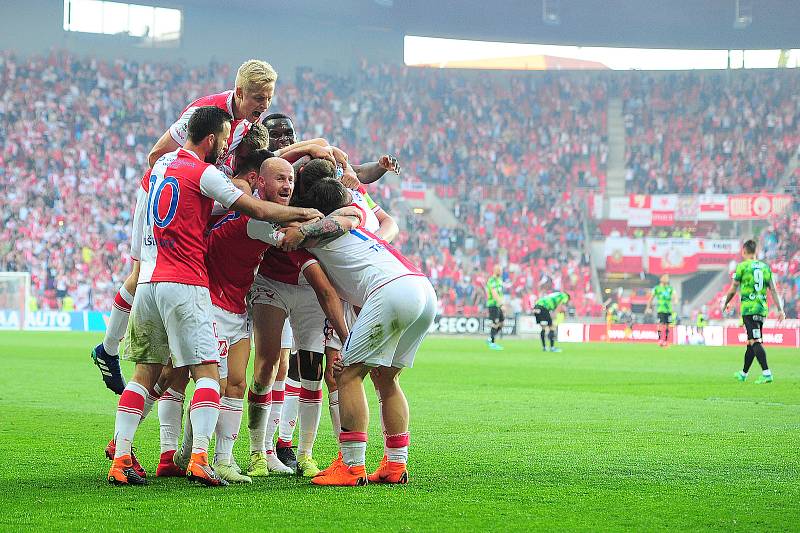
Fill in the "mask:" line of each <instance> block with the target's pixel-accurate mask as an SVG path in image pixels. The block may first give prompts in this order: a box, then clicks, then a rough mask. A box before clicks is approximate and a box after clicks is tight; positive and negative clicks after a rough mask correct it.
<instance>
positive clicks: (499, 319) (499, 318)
mask: <svg viewBox="0 0 800 533" xmlns="http://www.w3.org/2000/svg"><path fill="white" fill-rule="evenodd" d="M495 309H497V312H496V313H495V321H494V328H493V329H492V332H493V333H492V338H493V339H495V340H493V341H492V344H493V346H492V348H493V349H495V350H502V349H503V347H502V346H500V345H499V344H497V340H496V339H497V336H498V335H499V334H500V332H502V331H503V323H504V322H505V320H506V317H505V314H503V309H502V308H501V307H496V308H495Z"/></svg>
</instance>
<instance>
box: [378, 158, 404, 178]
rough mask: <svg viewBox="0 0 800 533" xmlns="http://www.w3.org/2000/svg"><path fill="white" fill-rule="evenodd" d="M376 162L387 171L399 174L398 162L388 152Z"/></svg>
mask: <svg viewBox="0 0 800 533" xmlns="http://www.w3.org/2000/svg"><path fill="white" fill-rule="evenodd" d="M378 164H379V165H380V166H381V167H383V168H384V169H386V170H387V171H389V172H394V173H395V174H397V175H398V176H399V175H400V171H401V169H400V163H399V162H398V161H397V158H396V157H395V156H393V155H390V154H385V155H382V156H381V158H380V159H379V160H378Z"/></svg>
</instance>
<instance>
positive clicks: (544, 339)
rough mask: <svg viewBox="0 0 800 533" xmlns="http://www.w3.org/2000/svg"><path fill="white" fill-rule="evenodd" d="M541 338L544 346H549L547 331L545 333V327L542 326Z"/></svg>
mask: <svg viewBox="0 0 800 533" xmlns="http://www.w3.org/2000/svg"><path fill="white" fill-rule="evenodd" d="M539 338H541V339H542V348H547V341H546V338H547V333H545V331H544V328H542V331H540V332H539Z"/></svg>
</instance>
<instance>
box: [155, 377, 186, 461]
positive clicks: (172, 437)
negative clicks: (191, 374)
mask: <svg viewBox="0 0 800 533" xmlns="http://www.w3.org/2000/svg"><path fill="white" fill-rule="evenodd" d="M184 398H185V396H184V395H183V394H182V393H180V392H178V391H176V390H175V389H172V388H169V389H167V392H165V393H164V394H162V395H161V398H159V399H158V422H159V425H160V437H161V453H164V452H168V451H172V450H176V449H177V448H178V439H179V438H180V436H181V419H182V418H183V400H184Z"/></svg>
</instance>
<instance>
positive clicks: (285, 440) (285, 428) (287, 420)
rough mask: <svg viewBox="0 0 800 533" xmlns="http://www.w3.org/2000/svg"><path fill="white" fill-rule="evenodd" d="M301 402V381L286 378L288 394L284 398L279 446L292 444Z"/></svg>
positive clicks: (279, 430)
mask: <svg viewBox="0 0 800 533" xmlns="http://www.w3.org/2000/svg"><path fill="white" fill-rule="evenodd" d="M299 403H300V382H299V381H295V380H293V379H292V378H289V377H287V378H286V395H285V396H284V398H283V410H282V411H281V423H280V426H279V429H278V440H279V441H280V442H279V444H278V446H279V447H286V446H291V445H292V437H293V436H294V426H295V424H297V408H298V404H299Z"/></svg>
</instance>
